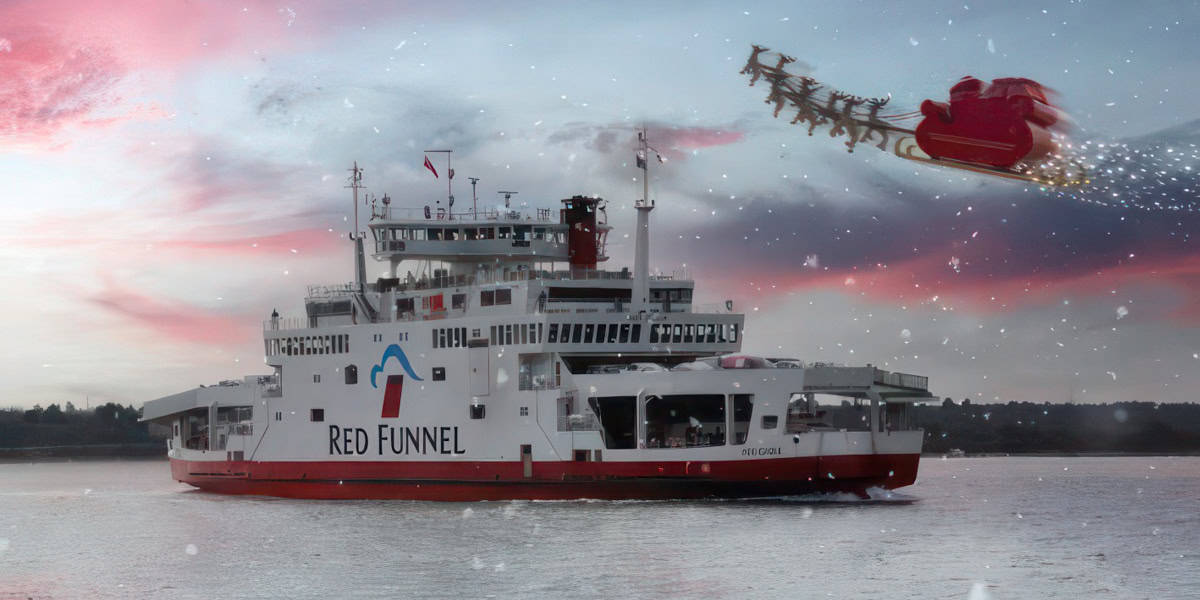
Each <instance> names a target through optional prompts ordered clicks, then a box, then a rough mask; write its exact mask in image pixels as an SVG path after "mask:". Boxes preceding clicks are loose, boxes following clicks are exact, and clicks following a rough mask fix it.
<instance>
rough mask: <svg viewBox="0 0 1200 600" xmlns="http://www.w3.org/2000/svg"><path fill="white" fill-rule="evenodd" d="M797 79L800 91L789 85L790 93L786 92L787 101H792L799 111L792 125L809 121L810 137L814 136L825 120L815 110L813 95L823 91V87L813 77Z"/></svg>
mask: <svg viewBox="0 0 1200 600" xmlns="http://www.w3.org/2000/svg"><path fill="white" fill-rule="evenodd" d="M796 79H797V80H798V81H799V82H800V89H799V90H797V89H796V88H794V87H792V86H790V85H789V86H787V87H788V92H785V95H786V96H787V99H788V100H791V102H792V105H793V106H795V107H796V109H797V110H796V116H795V118H793V119H792V123H791V124H792V125H795V124H796V123H802V122H804V121H808V122H809V123H810V125H809V128H808V135H812V134H813V130H814V129H815V128H816V127H817V125H820V124H822V123H824V122H825V119H824V118H823V117H821V116H820V115H818V114H817V113H816V111H814V110H813V102H812V95H813V94H814V93H816V92H817V90H819V89H821V85H820V84H818V83H817V80H815V79H813V78H811V77H798V78H796Z"/></svg>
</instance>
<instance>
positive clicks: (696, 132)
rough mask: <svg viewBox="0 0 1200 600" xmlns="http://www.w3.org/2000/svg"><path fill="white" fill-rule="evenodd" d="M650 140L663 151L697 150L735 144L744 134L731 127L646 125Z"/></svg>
mask: <svg viewBox="0 0 1200 600" xmlns="http://www.w3.org/2000/svg"><path fill="white" fill-rule="evenodd" d="M646 133H647V135H649V136H650V140H651V142H653V143H654V145H655V146H656V147H658V148H660V149H663V150H664V151H665V150H666V149H673V150H697V149H700V148H711V147H713V146H725V145H728V144H736V143H738V142H740V141H742V139H743V138H745V137H746V134H745V133H744V132H741V131H737V130H736V129H733V128H732V127H662V126H656V127H648V128H647V132H646Z"/></svg>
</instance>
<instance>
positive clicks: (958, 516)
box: [0, 457, 1200, 600]
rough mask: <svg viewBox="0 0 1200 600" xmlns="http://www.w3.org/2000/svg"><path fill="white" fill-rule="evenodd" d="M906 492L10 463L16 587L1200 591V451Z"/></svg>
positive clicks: (1005, 461) (167, 593)
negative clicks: (471, 494) (308, 479)
mask: <svg viewBox="0 0 1200 600" xmlns="http://www.w3.org/2000/svg"><path fill="white" fill-rule="evenodd" d="M901 492H902V494H900V495H897V496H894V497H892V498H891V499H884V500H877V501H870V502H858V501H854V500H852V499H850V498H846V497H840V496H829V497H820V496H813V497H801V498H787V499H776V500H760V501H678V502H609V501H576V502H477V503H466V504H458V503H431V502H406V501H311V500H285V499H274V498H259V497H229V496H218V495H213V494H207V493H203V492H198V491H194V490H192V489H191V488H189V487H188V486H185V485H182V484H178V483H176V482H173V481H172V480H171V479H170V475H169V468H168V465H167V463H166V462H165V461H84V462H34V463H9V464H0V600H8V599H9V598H22V599H24V598H39V599H40V598H205V599H209V598H283V597H286V598H649V597H655V598H705V599H717V598H737V599H743V598H789V599H791V598H849V597H869V598H963V599H971V600H981V599H984V598H997V599H999V598H1089V599H1101V598H1122V599H1124V598H1154V599H1162V598H1197V597H1200V458H1196V457H1120V458H1032V457H1029V458H1026V457H1021V458H1009V457H1004V458H954V459H939V458H925V459H922V461H921V467H920V474H919V480H918V482H917V484H916V485H913V486H911V487H908V488H905V489H904V490H901Z"/></svg>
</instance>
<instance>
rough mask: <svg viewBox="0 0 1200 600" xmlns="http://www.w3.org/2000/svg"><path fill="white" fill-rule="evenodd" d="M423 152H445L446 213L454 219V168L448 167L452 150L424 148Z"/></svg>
mask: <svg viewBox="0 0 1200 600" xmlns="http://www.w3.org/2000/svg"><path fill="white" fill-rule="evenodd" d="M425 152H435V153H436V152H444V153H445V154H446V200H447V201H448V202H449V204H450V205H449V206H447V207H446V213H447V214H448V215H449V216H450V220H451V221H453V220H454V169H452V168H450V154H452V153H453V152H454V151H453V150H426V151H425Z"/></svg>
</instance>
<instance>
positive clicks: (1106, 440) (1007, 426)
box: [830, 398, 1200, 453]
mask: <svg viewBox="0 0 1200 600" xmlns="http://www.w3.org/2000/svg"><path fill="white" fill-rule="evenodd" d="M830 408H831V410H832V412H833V425H835V426H837V427H853V426H858V425H860V424H861V423H863V416H864V415H865V411H864V410H863V409H861V408H856V407H854V406H853V405H851V404H849V403H844V404H843V405H841V406H836V407H830ZM913 409H914V412H913V425H914V426H916V427H920V428H921V429H924V430H925V444H924V451H925V452H949V451H950V450H952V449H958V450H962V451H963V452H968V453H1023V452H1029V453H1037V452H1046V453H1057V452H1180V453H1183V452H1200V404H1195V403H1186V404H1159V403H1155V402H1118V403H1115V404H1050V403H1048V402H1047V403H1042V404H1037V403H1033V402H1009V403H1007V404H975V403H972V402H971V401H970V400H969V399H967V400H963V401H962V402H961V403H957V402H955V401H954V400H952V399H950V398H946V399H944V400H943V401H942V402H941V403H940V404H937V403H927V404H924V405H919V406H915V407H913Z"/></svg>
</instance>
